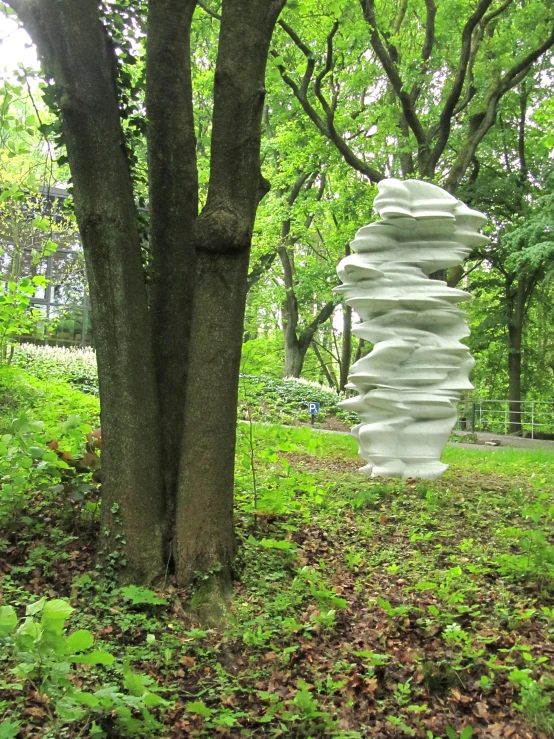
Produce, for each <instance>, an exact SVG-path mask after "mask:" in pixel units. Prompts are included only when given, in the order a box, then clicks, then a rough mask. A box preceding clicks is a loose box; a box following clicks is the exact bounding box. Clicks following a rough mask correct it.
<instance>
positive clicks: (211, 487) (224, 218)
mask: <svg viewBox="0 0 554 739" xmlns="http://www.w3.org/2000/svg"><path fill="white" fill-rule="evenodd" d="M284 3H285V0H269V1H268V0H226V2H224V3H223V10H222V18H221V27H220V37H219V47H218V55H217V63H216V72H215V83H214V113H213V133H212V149H211V161H210V181H209V187H208V198H207V202H206V206H205V208H204V210H203V211H202V214H201V215H200V217H199V219H198V220H197V224H196V235H195V241H196V248H197V265H196V278H195V290H194V301H193V313H192V328H191V352H190V363H189V372H188V377H187V393H186V406H185V421H184V433H183V446H182V457H181V468H180V478H179V488H178V495H177V525H176V574H177V581H178V583H179V585H180V586H186V585H188V584H190V583H191V582H194V580H195V577H196V575H195V573H198V572H201V573H203V575H204V577H205V578H206V582H208V583H209V586H210V588H211V591H210V593H209V594H208V597H207V602H208V608H211V605H212V604H214V603H215V606H216V608H219V606H218V598H219V597H220V596H223V597H224V598H225V596H226V594H227V593H228V591H229V588H230V581H231V573H232V561H233V558H234V555H235V552H236V542H235V536H234V530H233V516H232V508H233V483H234V480H233V474H234V449H235V434H236V418H237V398H238V383H239V365H240V352H241V347H242V336H243V327H244V306H245V301H246V291H247V281H248V261H249V255H250V245H251V239H252V230H253V227H254V219H255V214H256V208H257V205H258V202H259V200H260V199H261V197H263V194H264V193H265V192H266V190H267V187H266V183H265V182H264V181H263V180H262V178H261V173H260V142H261V120H262V112H263V103H264V95H265V90H264V77H265V67H266V62H267V56H268V53H269V43H270V40H271V36H272V33H273V28H274V25H275V23H276V21H277V18H278V15H279V13H280V11H281V9H282V7H283V5H284ZM214 595H215V596H216V597H215V599H214ZM209 615H210V614H208V617H209Z"/></svg>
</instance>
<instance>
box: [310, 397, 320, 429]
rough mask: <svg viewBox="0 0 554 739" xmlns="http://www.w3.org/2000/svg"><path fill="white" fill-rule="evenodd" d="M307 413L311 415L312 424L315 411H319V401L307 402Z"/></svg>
mask: <svg viewBox="0 0 554 739" xmlns="http://www.w3.org/2000/svg"><path fill="white" fill-rule="evenodd" d="M308 413H309V414H310V416H311V417H312V426H313V425H314V418H315V415H316V413H319V403H313V402H312V403H308Z"/></svg>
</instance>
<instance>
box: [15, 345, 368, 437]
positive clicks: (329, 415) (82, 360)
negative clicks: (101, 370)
mask: <svg viewBox="0 0 554 739" xmlns="http://www.w3.org/2000/svg"><path fill="white" fill-rule="evenodd" d="M11 364H12V366H14V367H19V368H21V369H24V370H26V371H28V372H30V373H31V374H33V375H35V376H36V377H38V378H40V379H42V380H58V381H60V382H66V383H69V384H70V385H71V386H72V387H74V388H76V389H78V390H82V391H83V392H85V393H91V394H93V395H98V373H97V369H96V354H95V352H94V350H93V349H90V348H87V349H78V348H74V349H67V348H64V347H57V346H39V345H35V344H20V345H18V347H17V349H16V350H15V352H14V355H13V357H12V360H11ZM244 369H245V370H246V371H244V372H243V373H242V374H241V379H240V385H239V416H240V417H241V418H242V419H243V420H244V419H251V420H255V421H271V422H274V423H287V424H288V423H308V422H309V421H310V417H309V415H308V404H309V403H310V402H317V403H319V404H320V412H319V414H318V415H317V416H316V418H315V424H316V425H319V426H328V427H330V428H333V427H334V428H341V429H346V428H348V426H347V424H350V425H352V424H353V423H356V417H355V415H354V414H352V413H344V412H342V411H341V410H340V408H339V407H338V403H339V402H340V400H341V399H342V398H341V396H340V395H339V394H338V393H337V392H336V391H335V390H333V389H332V388H329V387H325V386H322V385H320V384H318V383H317V382H310V381H308V380H304V379H301V378H295V377H286V378H276V377H270V376H265V375H263V374H261V375H254V374H251V373H250V372H249V371H248V366H247V367H245V368H244Z"/></svg>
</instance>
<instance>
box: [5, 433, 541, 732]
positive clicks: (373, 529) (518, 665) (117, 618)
mask: <svg viewBox="0 0 554 739" xmlns="http://www.w3.org/2000/svg"><path fill="white" fill-rule="evenodd" d="M252 457H254V459H255V463H254V475H253V474H252V466H251V459H252ZM445 461H447V462H448V463H449V464H450V465H451V468H450V469H449V470H448V472H447V473H446V474H445V475H444V476H443V478H442V479H441V480H439V481H437V482H434V483H418V484H415V485H414V484H407V483H405V482H402V481H400V482H398V481H397V482H394V483H390V484H389V483H387V482H382V481H381V482H376V481H371V480H368V479H366V478H362V477H360V476H359V475H358V473H357V471H356V470H357V468H358V466H359V460H358V459H357V456H356V448H355V442H354V440H353V439H351V438H350V437H347V436H338V435H331V434H315V433H313V432H311V431H310V429H306V428H299V429H291V428H287V429H285V428H280V427H270V426H262V425H253V426H249V425H248V424H240V425H239V453H238V457H237V526H238V534H239V536H240V538H241V541H242V543H243V546H242V548H241V561H240V562H237V574H238V577H239V580H238V582H237V585H236V597H235V601H234V605H233V613H234V620H233V623H232V624H231V625H230V626H229V628H228V629H227V630H226V631H225V632H224V633H219V632H213V631H209V632H206V631H201V630H198V629H197V628H196V626H197V625H196V624H194V623H192V622H190V621H189V620H188V619H187V617H186V616H185V614H184V611H183V607H182V602H183V601H184V600H185V599H186V597H187V594H186V593H181V592H177V591H175V590H173V589H172V587H171V578H170V577H169V578H168V582H167V586H168V587H167V588H166V591H165V593H164V594H165V596H166V597H167V601H168V602H167V605H166V606H159V605H158V606H154V605H148V604H143V605H140V604H139V605H136V606H131V605H129V603H128V602H127V601H125V600H124V598H123V597H122V594H121V593H117V592H112V591H110V589H109V588H106V587H105V586H104V585H102V584H100V583H97V581H96V578H95V574H94V570H93V569H92V568H93V565H92V554H93V552H92V551H91V547H92V542H93V538H92V533H94V521H91V520H90V517H89V518H87V516H89V513H90V511H89V510H85V509H83V510H80V509H79V508H78V506H77V507H76V505H75V504H74V503H73V504H71V505H66V506H65V507H63V506H59V508H58V509H56V510H55V511H54V510H52V509H48V510H45V508H44V505H43V501H44V499H43V498H40V499H39V505H38V506H37V508H36V510H34V511H33V510H31V511H28V516H27V517H26V520H27V522H21V523H20V527H19V530H18V531H17V535H16V542H15V543H14V536H13V532H3V536H2V534H0V538H3V537H6V535H8V537H9V539H8V541H9V544H8V546H7V547H5V551H4V552H3V553H2V556H3V557H4V558H5V561H6V565H5V572H6V573H7V574H6V576H5V577H4V587H3V597H4V601H5V602H16V603H20V604H24V603H26V602H29V601H33V600H35V599H36V598H37V597H38V596H39V594H42V593H44V592H48V593H50V595H59V596H63V597H71V598H72V604H73V605H74V606H76V608H77V609H78V611H77V613H76V614H75V615H74V617H73V619H72V624H71V627H72V628H79V627H88V628H91V629H92V630H93V631H94V632H95V633H96V635H97V638H98V640H99V643H100V644H102V645H103V646H104V647H105V648H106V649H107V650H109V651H111V652H113V654H114V655H116V656H117V657H118V662H117V663H116V666H114V667H113V668H110V669H107V668H106V669H104V668H98V669H97V670H96V668H95V670H96V671H95V670H93V671H87V672H82V673H81V677H80V679H82V680H84V684H85V685H91V686H92V687H95V686H96V687H98V685H99V684H106V683H110V682H116V681H117V680H118V678H119V677H120V676H121V670H122V664H123V661H124V660H125V659H130V660H131V661H132V663H133V665H134V666H135V668H136V669H138V670H140V671H142V672H143V673H145V674H148V675H151V676H152V678H153V679H154V680H155V681H156V682H157V683H158V685H160V686H161V687H162V688H164V689H165V690H166V691H167V692H166V693H164V695H166V697H168V698H170V699H171V700H172V701H173V706H172V707H171V708H170V709H169V710H168V711H167V712H166V714H165V715H164V716H162V717H161V721H162V722H163V726H164V727H165V728H161V727H159V728H158V729H156V730H155V731H154V733H153V734H152V735H153V736H160V737H185V736H193V737H194V736H196V737H213V736H228V737H248V736H290V737H342V738H343V739H346V738H347V737H356V736H358V737H366V736H375V737H401V736H409V735H415V736H419V737H428V738H429V739H431V738H432V737H444V736H446V735H447V733H448V731H449V728H448V727H451V730H452V731H455V732H456V735H459V733H460V732H461V731H462V730H463V727H466V726H469V725H471V726H472V727H473V735H474V736H483V737H518V736H519V737H540V736H544V737H546V736H550V735H552V732H553V731H554V715H553V714H552V712H551V711H550V696H551V690H552V685H553V683H552V677H551V674H550V659H551V655H552V654H553V653H554V643H553V636H554V628H553V627H554V608H553V595H552V594H553V592H554V557H553V553H554V548H553V547H552V546H551V544H550V543H549V542H550V541H551V536H552V517H551V513H552V508H551V506H552V504H553V503H554V500H553V496H554V491H553V488H552V479H553V475H552V472H553V468H554V458H553V457H552V456H551V455H549V454H548V453H547V452H544V451H541V452H528V451H516V450H512V449H506V450H501V451H497V452H495V453H493V454H491V453H487V452H479V451H473V450H471V451H466V450H460V449H448V450H447V451H446V452H445ZM254 482H255V485H254ZM254 487H255V492H254ZM255 498H256V511H254V499H255ZM52 532H54V533H52ZM91 532H92V533H91ZM41 547H42V548H41ZM37 550H38V553H37ZM502 558H503V559H502ZM86 571H89V573H91V578H87V577H85V578H81V579H79V578H78V576H80V575H82V574H83V573H84V572H86ZM149 634H150V635H151V636H150V637H149V638H147V637H148V635H149ZM152 637H155V640H153V638H152ZM5 666H6V667H7V665H5ZM4 700H5V702H4V703H2V702H1V701H0V715H2V712H5V713H6V714H8V715H13V716H15V717H21V716H24V718H25V722H24V727H25V732H26V733H25V734H24V735H25V736H44V735H45V734H44V728H43V727H44V723H45V721H46V720H47V719H46V711H45V706H44V704H43V702H41V700H39V699H38V698H37V696H36V694H35V693H33V691H31V690H30V689H29V688H26V689H25V691H23V692H21V691H17V690H15V689H12V690H4ZM518 705H519V706H520V708H518V707H517V706H518ZM99 723H100V725H103V726H104V728H106V729H108V724H106V723H105V722H104V723H102V721H99ZM81 728H83V727H82V725H79V724H77V725H73V726H72V728H70V730H69V733H68V736H72V737H76V736H77V735H78V732H79V730H80V729H81ZM466 731H467V730H466ZM85 735H86V734H85ZM108 735H109V736H118V735H119V734H117V733H116V734H113V733H112V734H110V733H109V734H108ZM143 735H144V736H146V733H143Z"/></svg>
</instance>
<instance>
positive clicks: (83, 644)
mask: <svg viewBox="0 0 554 739" xmlns="http://www.w3.org/2000/svg"><path fill="white" fill-rule="evenodd" d="M66 643H67V649H68V651H70V652H72V653H73V652H84V651H85V649H90V648H91V647H92V645H93V644H94V636H93V635H92V634H91V632H90V631H87V630H86V629H79V631H74V632H73V633H72V634H70V635H69V636H68V637H67V642H66Z"/></svg>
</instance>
